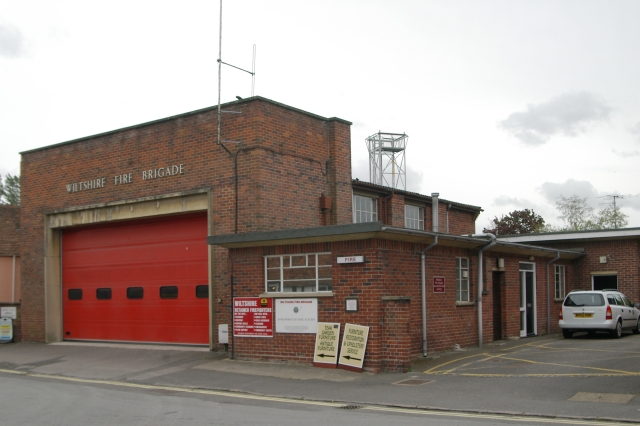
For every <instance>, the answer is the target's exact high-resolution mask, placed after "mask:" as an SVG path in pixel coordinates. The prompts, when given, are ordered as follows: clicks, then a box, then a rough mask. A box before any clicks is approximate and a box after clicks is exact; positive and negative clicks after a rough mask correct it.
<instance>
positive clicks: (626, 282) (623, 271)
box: [544, 239, 640, 302]
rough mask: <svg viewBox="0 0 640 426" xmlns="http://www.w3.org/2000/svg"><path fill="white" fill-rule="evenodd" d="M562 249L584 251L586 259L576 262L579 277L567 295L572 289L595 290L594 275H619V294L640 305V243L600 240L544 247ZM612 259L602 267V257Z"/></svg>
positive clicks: (623, 240) (582, 258) (569, 283)
mask: <svg viewBox="0 0 640 426" xmlns="http://www.w3.org/2000/svg"><path fill="white" fill-rule="evenodd" d="M544 245H545V246H549V247H554V248H558V249H576V248H583V249H584V253H585V256H584V257H581V258H580V259H578V260H576V262H575V268H576V269H575V275H574V274H572V275H571V280H570V282H569V280H567V292H569V291H570V290H571V289H575V288H581V289H591V288H592V287H591V282H592V281H591V277H592V274H591V273H592V272H602V271H615V272H617V275H618V290H620V291H621V292H622V293H624V294H625V295H626V296H627V297H629V299H630V300H631V301H632V302H639V301H640V240H639V239H621V240H608V241H607V240H597V239H594V240H592V241H576V242H565V243H546V242H545V243H544ZM607 255H608V256H609V257H608V258H607V263H600V256H607Z"/></svg>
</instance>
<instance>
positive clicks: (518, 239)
mask: <svg viewBox="0 0 640 426" xmlns="http://www.w3.org/2000/svg"><path fill="white" fill-rule="evenodd" d="M631 237H640V228H630V229H607V230H603V231H586V232H567V233H549V234H527V235H514V236H507V237H497V238H496V239H497V240H498V241H504V242H507V243H534V242H540V241H568V240H592V239H599V238H631Z"/></svg>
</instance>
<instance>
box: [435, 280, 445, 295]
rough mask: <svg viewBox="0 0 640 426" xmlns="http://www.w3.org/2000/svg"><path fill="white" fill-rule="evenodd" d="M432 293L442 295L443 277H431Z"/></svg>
mask: <svg viewBox="0 0 640 426" xmlns="http://www.w3.org/2000/svg"><path fill="white" fill-rule="evenodd" d="M433 292H434V293H444V277H433Z"/></svg>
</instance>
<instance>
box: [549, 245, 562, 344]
mask: <svg viewBox="0 0 640 426" xmlns="http://www.w3.org/2000/svg"><path fill="white" fill-rule="evenodd" d="M558 259H560V252H557V253H556V257H554V258H553V259H551V260H550V261H548V262H547V336H548V335H550V334H551V293H549V265H551V264H552V263H553V262H555V261H556V260H558Z"/></svg>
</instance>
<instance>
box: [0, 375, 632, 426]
mask: <svg viewBox="0 0 640 426" xmlns="http://www.w3.org/2000/svg"><path fill="white" fill-rule="evenodd" d="M0 373H6V374H15V375H20V376H25V377H35V378H43V379H52V380H61V381H67V382H74V383H86V384H95V385H109V386H118V387H126V388H137V389H146V390H164V391H167V390H168V391H174V392H182V393H191V394H201V395H214V396H224V397H228V398H238V399H248V400H254V401H269V402H282V403H288V404H302V405H312V406H321V407H333V408H338V407H344V406H345V404H346V403H345V402H327V401H311V400H305V399H293V398H284V397H274V396H261V395H252V394H244V393H237V392H228V391H219V390H210V389H196V388H181V387H177V386H162V385H145V384H142V383H127V382H116V381H111V380H97V379H81V378H77V377H65V376H50V375H47V374H37V373H29V372H25V371H15V370H5V369H0ZM360 409H361V410H368V411H379V412H387V413H402V414H413V415H428V416H442V417H453V418H469V419H490V420H501V421H507V422H529V423H550V424H565V425H585V426H620V425H627V424H628V423H624V422H611V421H609V422H607V421H600V420H583V419H567V418H561V419H554V418H549V417H538V416H527V415H519V416H518V415H507V414H481V413H461V412H455V411H438V410H430V409H419V408H399V407H385V406H376V405H363V406H361V408H360Z"/></svg>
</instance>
